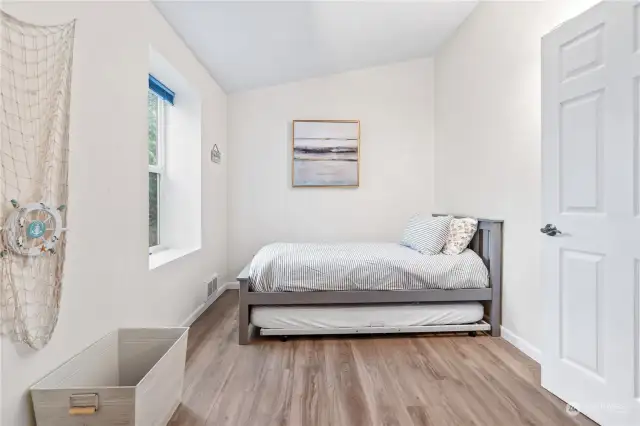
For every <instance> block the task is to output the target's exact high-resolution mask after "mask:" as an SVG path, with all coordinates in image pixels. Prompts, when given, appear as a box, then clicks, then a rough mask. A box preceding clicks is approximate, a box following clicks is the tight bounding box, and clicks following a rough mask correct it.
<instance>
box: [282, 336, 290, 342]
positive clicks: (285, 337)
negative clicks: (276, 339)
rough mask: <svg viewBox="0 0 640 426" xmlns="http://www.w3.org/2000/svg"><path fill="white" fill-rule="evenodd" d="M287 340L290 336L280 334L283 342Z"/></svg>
mask: <svg viewBox="0 0 640 426" xmlns="http://www.w3.org/2000/svg"><path fill="white" fill-rule="evenodd" d="M287 340H289V336H280V341H281V342H286V341H287Z"/></svg>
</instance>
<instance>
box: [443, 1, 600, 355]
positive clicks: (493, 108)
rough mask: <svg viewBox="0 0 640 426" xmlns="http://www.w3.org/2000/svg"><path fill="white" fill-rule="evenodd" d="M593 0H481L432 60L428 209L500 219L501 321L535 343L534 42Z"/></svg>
mask: <svg viewBox="0 0 640 426" xmlns="http://www.w3.org/2000/svg"><path fill="white" fill-rule="evenodd" d="M595 3H597V2H596V1H595V0H553V1H551V0H547V1H536V2H481V3H480V5H479V6H478V7H477V8H476V10H475V11H474V12H473V13H472V14H471V16H470V17H469V18H468V19H467V20H466V21H465V23H464V24H463V25H462V26H461V27H460V28H459V29H458V31H457V32H456V34H455V35H454V36H453V37H452V38H451V39H450V40H449V41H448V42H447V43H446V44H445V45H444V46H443V47H442V48H441V49H440V51H439V52H438V53H437V55H436V57H435V81H436V86H435V87H436V88H435V92H436V108H435V121H436V147H435V167H436V168H435V173H436V176H435V205H436V208H437V209H438V210H440V211H447V212H455V213H463V214H469V215H474V216H478V217H487V218H501V219H504V220H505V225H504V299H503V325H504V326H505V327H506V328H507V329H509V330H510V331H511V332H513V333H515V334H516V335H518V336H520V337H522V338H524V339H525V340H527V341H528V342H530V343H531V344H533V345H534V346H536V347H539V345H540V344H541V341H542V333H543V330H542V326H541V324H542V319H541V315H542V311H541V300H540V293H541V288H540V286H541V282H540V280H541V276H540V268H541V265H540V250H541V247H540V238H541V237H540V232H539V229H540V227H541V225H542V224H541V222H540V221H541V204H540V203H541V198H540V173H541V163H540V149H541V148H540V147H541V145H540V143H541V141H540V137H541V136H540V125H541V123H540V121H541V118H540V117H541V116H540V110H541V103H540V84H541V82H540V80H541V77H540V68H541V63H540V39H541V37H542V36H543V35H544V34H546V33H547V32H549V31H551V30H552V29H553V28H554V27H555V26H557V25H559V24H560V23H562V22H564V21H565V20H567V19H569V18H571V17H574V16H576V15H577V14H579V13H581V12H582V11H584V10H586V9H587V8H588V7H590V6H592V5H593V4H595Z"/></svg>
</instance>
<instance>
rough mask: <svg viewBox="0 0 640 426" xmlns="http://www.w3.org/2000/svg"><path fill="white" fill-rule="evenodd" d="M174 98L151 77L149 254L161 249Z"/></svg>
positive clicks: (149, 97)
mask: <svg viewBox="0 0 640 426" xmlns="http://www.w3.org/2000/svg"><path fill="white" fill-rule="evenodd" d="M174 96H175V94H174V93H173V92H172V91H171V90H170V89H169V88H167V87H166V86H165V85H163V84H162V83H161V82H160V81H158V80H157V79H156V78H154V77H153V76H151V75H149V92H148V95H147V120H148V125H149V131H148V148H147V149H148V155H149V253H153V252H154V251H156V250H158V249H160V248H161V247H162V240H161V238H160V235H161V233H160V226H161V222H160V211H161V209H160V202H161V199H162V197H161V194H162V180H163V175H164V172H165V160H166V158H165V153H166V135H167V128H166V123H167V108H168V107H169V105H173V99H174Z"/></svg>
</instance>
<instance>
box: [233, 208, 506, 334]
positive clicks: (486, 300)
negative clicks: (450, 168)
mask: <svg viewBox="0 0 640 426" xmlns="http://www.w3.org/2000/svg"><path fill="white" fill-rule="evenodd" d="M434 216H443V215H441V214H436V215H434ZM458 217H459V216H458ZM502 227H503V221H501V220H491V219H478V232H476V235H475V236H474V237H473V239H472V240H471V243H470V244H469V248H471V249H472V250H473V251H474V252H476V253H477V254H478V255H479V256H480V257H481V258H482V260H483V261H484V264H485V265H486V266H487V268H488V269H489V287H488V288H480V289H460V290H439V289H429V290H387V291H377V290H376V291H313V292H312V291H308V292H272V293H266V292H253V291H251V289H250V286H249V266H250V264H249V265H247V266H246V267H245V268H244V269H243V270H242V272H241V273H240V275H238V282H239V284H240V299H239V305H240V306H239V312H238V342H239V343H240V344H241V345H246V344H248V343H249V341H250V338H251V336H252V334H253V326H252V325H251V323H250V316H251V308H252V307H253V306H268V305H321V304H322V305H335V304H354V305H357V304H376V303H415V302H462V301H467V302H468V301H479V302H481V303H483V304H484V306H485V317H486V318H487V319H488V324H487V323H485V326H486V327H466V328H465V327H464V326H463V327H461V326H451V327H450V330H449V329H447V328H446V327H445V328H443V326H438V327H433V331H474V330H487V331H490V333H491V335H492V336H496V337H497V336H500V323H501V317H502ZM354 331H357V330H355V329H354ZM426 331H429V327H415V328H411V330H407V329H389V328H385V329H383V330H382V331H380V332H385V333H389V332H426ZM369 332H371V331H369ZM263 334H272V335H275V334H279V335H285V334H287V335H288V334H314V333H313V332H312V331H309V332H302V333H301V332H299V331H298V332H293V331H290V332H271V333H263ZM317 334H335V333H330V332H326V331H323V330H318V333H317Z"/></svg>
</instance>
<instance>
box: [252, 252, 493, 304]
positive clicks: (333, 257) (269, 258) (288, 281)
mask: <svg viewBox="0 0 640 426" xmlns="http://www.w3.org/2000/svg"><path fill="white" fill-rule="evenodd" d="M249 282H250V286H251V290H252V291H256V292H281V291H326V290H333V291H336V290H337V291H345V290H351V291H356V290H423V289H461V288H485V287H488V286H489V273H488V271H487V268H486V267H485V265H484V263H483V262H482V259H480V257H479V256H478V255H477V254H476V253H475V252H473V251H472V250H469V249H467V250H465V251H463V252H462V253H461V254H458V255H445V254H436V255H432V256H430V255H424V254H420V253H419V252H417V251H415V250H413V249H410V248H408V247H405V246H402V245H400V244H393V243H346V244H291V243H276V244H270V245H267V246H265V247H263V248H262V249H260V251H259V252H258V253H257V254H256V256H255V257H254V258H253V261H252V262H251V266H250V271H249Z"/></svg>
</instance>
